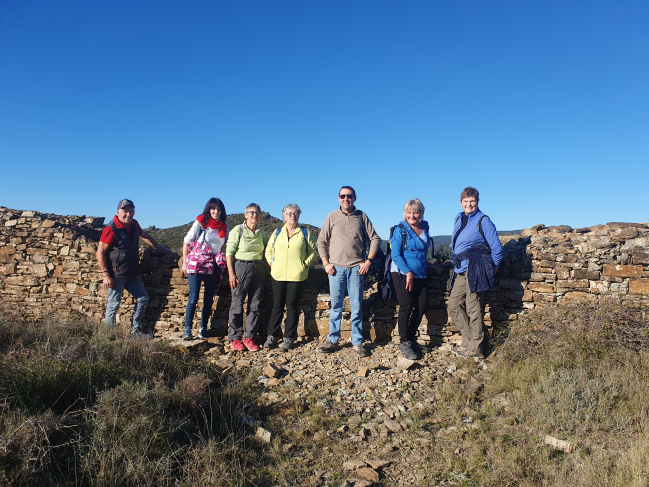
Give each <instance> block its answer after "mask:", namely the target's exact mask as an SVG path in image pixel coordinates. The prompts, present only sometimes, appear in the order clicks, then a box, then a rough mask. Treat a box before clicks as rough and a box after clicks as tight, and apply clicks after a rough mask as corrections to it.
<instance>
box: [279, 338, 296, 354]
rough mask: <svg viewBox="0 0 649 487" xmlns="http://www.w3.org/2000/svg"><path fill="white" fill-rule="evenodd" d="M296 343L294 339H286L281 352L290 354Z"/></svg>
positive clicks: (280, 348)
mask: <svg viewBox="0 0 649 487" xmlns="http://www.w3.org/2000/svg"><path fill="white" fill-rule="evenodd" d="M294 343H295V340H293V339H292V338H284V341H283V342H282V346H281V347H279V351H280V352H288V351H289V350H290V349H291V348H293V344H294Z"/></svg>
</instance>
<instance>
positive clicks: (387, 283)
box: [378, 223, 408, 302]
mask: <svg viewBox="0 0 649 487" xmlns="http://www.w3.org/2000/svg"><path fill="white" fill-rule="evenodd" d="M397 226H398V227H401V252H403V251H404V249H405V248H406V240H407V238H408V235H407V234H406V228H405V227H404V226H403V225H402V224H401V223H399V224H398V225H394V226H393V227H390V238H389V239H388V247H387V252H386V254H385V261H384V262H383V272H382V276H381V277H382V279H380V280H378V283H379V294H380V296H381V300H382V301H383V302H385V301H387V300H388V299H390V298H391V297H392V277H391V276H390V267H391V266H392V248H391V247H392V245H391V241H392V235H393V234H394V229H395V228H396V227H397Z"/></svg>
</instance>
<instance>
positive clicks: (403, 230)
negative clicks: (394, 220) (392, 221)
mask: <svg viewBox="0 0 649 487" xmlns="http://www.w3.org/2000/svg"><path fill="white" fill-rule="evenodd" d="M399 226H400V227H401V253H402V254H403V251H404V250H405V249H406V240H407V238H408V235H406V227H404V226H403V225H402V224H401V223H399Z"/></svg>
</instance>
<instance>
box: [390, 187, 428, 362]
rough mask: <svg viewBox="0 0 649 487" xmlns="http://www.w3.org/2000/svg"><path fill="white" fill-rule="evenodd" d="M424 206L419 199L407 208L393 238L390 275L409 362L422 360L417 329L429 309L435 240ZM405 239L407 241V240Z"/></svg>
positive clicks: (401, 347)
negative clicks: (430, 254)
mask: <svg viewBox="0 0 649 487" xmlns="http://www.w3.org/2000/svg"><path fill="white" fill-rule="evenodd" d="M423 217H424V205H423V204H422V203H421V201H419V200H418V199H417V198H415V199H412V200H410V201H408V202H407V203H406V204H405V205H403V221H402V222H401V223H399V224H398V225H397V226H396V227H395V228H394V231H393V232H392V235H391V236H390V247H391V250H390V256H391V257H392V265H391V267H390V275H391V276H392V282H393V283H394V289H395V291H396V293H397V299H398V300H399V318H398V321H397V323H398V329H399V337H400V339H401V343H400V344H399V350H400V351H401V353H402V354H403V356H404V357H405V358H407V359H409V360H418V359H420V358H421V349H420V348H419V344H418V343H417V329H418V328H419V323H421V319H422V318H423V317H424V313H425V312H426V307H427V306H428V290H427V288H426V275H427V273H426V271H427V268H428V251H429V249H431V248H433V239H432V238H431V237H430V234H429V233H428V222H426V221H424V220H423ZM404 236H405V238H404Z"/></svg>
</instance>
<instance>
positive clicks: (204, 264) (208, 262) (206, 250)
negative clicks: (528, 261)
mask: <svg viewBox="0 0 649 487" xmlns="http://www.w3.org/2000/svg"><path fill="white" fill-rule="evenodd" d="M201 237H202V238H203V242H202V243H201V242H200V240H201ZM186 266H187V272H188V273H189V274H209V275H212V274H213V273H214V253H213V252H212V248H211V247H210V246H209V245H207V244H206V243H205V230H204V229H203V227H200V231H199V234H198V237H197V238H196V240H194V241H192V242H190V244H189V245H188V252H187V261H186Z"/></svg>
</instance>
